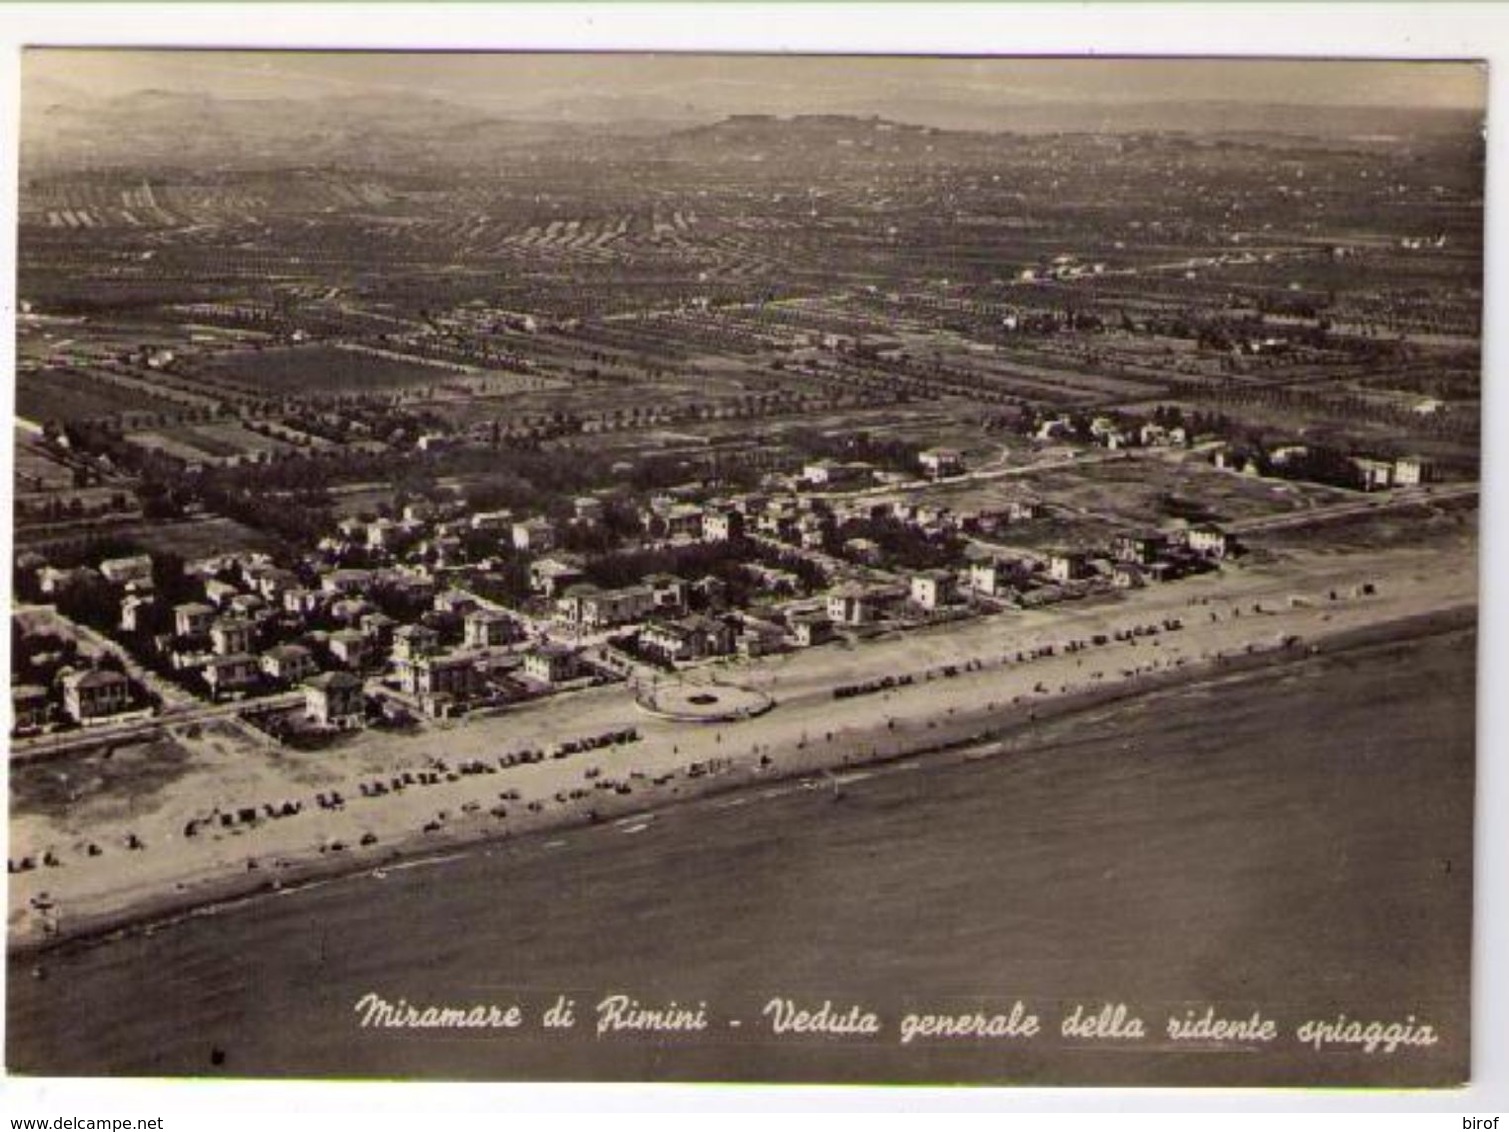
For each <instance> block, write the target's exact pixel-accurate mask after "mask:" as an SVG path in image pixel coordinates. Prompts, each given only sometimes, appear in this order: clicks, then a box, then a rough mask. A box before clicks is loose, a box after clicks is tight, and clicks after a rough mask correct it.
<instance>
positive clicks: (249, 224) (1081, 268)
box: [4, 48, 1487, 1087]
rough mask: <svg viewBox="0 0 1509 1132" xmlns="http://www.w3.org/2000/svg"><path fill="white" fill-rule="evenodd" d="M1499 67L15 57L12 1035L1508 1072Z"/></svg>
mask: <svg viewBox="0 0 1509 1132" xmlns="http://www.w3.org/2000/svg"><path fill="white" fill-rule="evenodd" d="M1486 92H1487V75H1486V70H1485V68H1484V67H1483V66H1482V65H1481V64H1479V63H1476V62H1473V61H1471V60H1462V61H1455V62H1450V61H1433V62H1388V61H1378V60H1365V59H1355V60H1325V61H1317V60H1296V59H1277V58H1275V59H1263V58H1252V59H1229V58H1227V59H1216V58H1182V59H1175V58H1154V57H1144V58H1088V57H1083V58H1076V57H1062V58H1034V59H1029V58H1017V57H1007V56H998V57H963V56H959V57H943V56H911V57H903V56H867V57H865V56H836V55H806V56H776V55H758V54H744V55H717V54H680V55H678V54H634V53H617V54H613V53H605V54H590V53H575V54H573V53H566V54H545V53H540V54H530V53H435V54H429V53H422V52H392V53H362V52H354V51H353V52H306V51H273V50H268V51H231V50H187V49H153V50H136V49H131V50H128V49H75V48H31V49H27V50H26V51H25V53H24V56H23V59H22V66H21V84H20V98H21V103H20V105H21V119H20V122H21V131H20V158H19V186H18V188H19V199H18V205H17V214H18V224H19V228H18V232H17V233H16V236H17V243H16V249H17V250H16V263H15V265H14V266H15V277H16V302H15V316H14V317H15V326H14V340H15V357H16V367H15V374H14V384H13V392H12V396H13V398H14V400H13V403H12V404H13V420H12V424H11V426H10V427H11V430H12V433H13V451H14V467H13V480H12V484H13V503H12V507H13V516H12V523H13V528H12V529H13V542H12V547H13V559H12V571H11V575H10V591H9V592H10V606H9V621H10V673H11V687H10V704H11V715H10V720H9V724H8V728H9V756H8V767H9V791H8V799H7V815H8V821H7V864H6V871H7V878H6V879H7V905H6V957H7V960H6V979H5V991H6V995H5V999H6V1007H5V1012H6V1025H5V1048H4V1064H5V1070H6V1072H8V1073H10V1074H17V1075H22V1076H29V1077H38V1076H40V1077H156V1078H162V1077H173V1078H186V1077H193V1078H317V1079H331V1078H341V1079H373V1078H383V1079H423V1080H451V1081H559V1080H566V1081H646V1082H697V1081H711V1082H772V1083H799V1082H806V1083H874V1084H878V1083H891V1084H901V1083H910V1084H974V1085H1111V1086H1141V1085H1167V1086H1327V1087H1333V1086H1388V1087H1450V1086H1458V1085H1461V1084H1463V1083H1465V1082H1467V1081H1468V1080H1469V1078H1470V1076H1471V1043H1470V1031H1471V1026H1472V1012H1471V1009H1470V1007H1471V1001H1472V978H1471V969H1472V933H1473V888H1474V860H1473V833H1474V788H1475V760H1476V711H1477V695H1476V680H1477V656H1478V607H1479V600H1478V519H1479V484H1480V455H1481V439H1480V437H1481V429H1482V413H1481V407H1482V406H1481V396H1482V374H1481V369H1482V359H1481V339H1482V314H1483V291H1484V251H1483V246H1484V222H1485V206H1484V165H1485V141H1484V137H1485V134H1484V128H1485V120H1486Z"/></svg>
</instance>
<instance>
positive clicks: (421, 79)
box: [22, 49, 1486, 117]
mask: <svg viewBox="0 0 1509 1132" xmlns="http://www.w3.org/2000/svg"><path fill="white" fill-rule="evenodd" d="M22 74H23V90H24V91H29V92H30V93H31V94H32V96H34V97H37V98H38V100H39V101H47V100H50V99H53V98H56V97H60V96H65V95H66V94H67V89H66V88H71V89H72V90H74V91H76V92H78V93H79V94H81V95H85V96H104V97H109V96H115V95H121V94H128V93H130V92H133V91H139V90H145V89H155V90H166V91H177V92H206V93H209V94H213V95H215V96H217V97H221V98H268V97H294V98H304V97H314V96H319V95H329V94H337V95H340V94H346V95H352V94H362V93H376V92H382V91H385V92H389V93H392V92H400V93H405V94H416V95H417V94H423V95H429V96H433V97H436V98H443V99H447V100H450V101H455V102H461V103H466V104H469V105H473V106H478V107H482V108H486V109H488V110H490V111H494V112H507V111H513V112H516V113H519V114H521V115H522V114H527V113H528V112H529V111H530V110H531V109H535V108H544V107H553V106H554V107H558V106H559V105H560V104H562V103H570V102H573V101H575V102H580V101H582V100H584V99H585V100H591V101H593V102H600V103H601V104H602V105H601V106H599V107H598V108H597V111H596V112H597V113H598V114H601V115H603V116H608V117H611V116H612V115H613V113H614V110H613V106H614V104H615V103H616V104H620V105H621V106H622V108H623V109H622V113H624V114H625V115H626V116H629V115H637V114H641V113H644V112H645V110H646V108H647V107H648V106H651V105H658V106H660V107H661V108H662V109H664V110H667V111H676V112H680V113H685V114H725V113H734V112H761V111H763V112H771V113H790V112H797V111H806V112H812V111H822V110H833V111H842V112H846V113H863V112H865V111H866V110H868V109H870V108H871V106H873V107H874V109H875V110H876V112H880V111H882V110H893V109H894V106H895V103H896V101H897V100H898V99H908V100H911V99H915V100H917V102H918V104H919V105H922V106H925V105H926V104H927V103H929V102H940V103H948V104H951V105H953V106H955V107H963V108H967V107H978V108H979V109H980V110H982V111H984V110H992V109H998V108H1000V107H1003V106H1009V105H1012V104H1022V103H1051V102H1094V103H1105V104H1108V105H1114V104H1116V103H1124V102H1166V101H1195V100H1232V101H1239V102H1249V101H1250V102H1281V103H1298V104H1306V105H1310V104H1319V105H1339V106H1400V107H1436V106H1441V107H1462V108H1481V107H1482V106H1483V105H1484V99H1485V95H1486V81H1485V80H1486V75H1485V72H1484V71H1483V70H1482V69H1480V68H1479V67H1478V66H1476V65H1472V64H1462V63H1436V62H1433V63H1410V62H1373V61H1369V62H1330V61H1320V62H1318V61H1309V60H1304V61H1301V60H1275V61H1270V60H1231V59H1199V60H1132V59H939V58H926V57H919V58H896V57H888V58H864V57H834V56H807V57H789V56H788V57H781V56H771V55H760V56H732V55H682V56H675V55H630V54H625V55H607V54H600V55H586V54H563V55H549V54H515V55H509V54H491V55H483V54H371V53H323V52H322V53H313V52H311V53H300V52H238V51H137V50H94V51H78V50H61V49H46V50H29V51H27V52H26V53H25V57H24V63H23V72H22Z"/></svg>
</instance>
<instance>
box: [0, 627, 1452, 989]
mask: <svg viewBox="0 0 1509 1132" xmlns="http://www.w3.org/2000/svg"><path fill="white" fill-rule="evenodd" d="M1477 624H1478V607H1477V604H1476V603H1472V604H1459V605H1453V606H1450V607H1446V608H1442V609H1438V610H1433V611H1430V612H1424V613H1416V614H1412V615H1408V616H1404V617H1397V618H1392V619H1388V620H1384V621H1379V622H1376V623H1372V624H1364V625H1360V626H1354V627H1350V628H1346V629H1340V630H1338V631H1336V632H1335V633H1334V634H1330V635H1325V636H1321V637H1319V638H1317V639H1313V640H1310V641H1307V642H1305V643H1304V644H1302V645H1298V646H1270V647H1267V648H1259V649H1255V650H1253V651H1250V652H1247V653H1245V654H1239V655H1233V656H1216V657H1213V658H1210V659H1206V660H1201V661H1197V662H1194V663H1191V664H1188V665H1186V666H1181V667H1178V668H1170V669H1167V670H1163V671H1155V672H1148V673H1145V674H1139V675H1138V676H1136V677H1134V678H1131V679H1127V680H1125V681H1121V682H1111V683H1107V684H1105V685H1102V686H1100V687H1091V688H1082V689H1076V690H1074V691H1071V692H1064V693H1059V694H1050V695H1047V696H1045V697H1043V698H1041V699H1037V698H1034V699H1031V700H1029V701H1028V702H1027V703H1025V704H1022V703H1014V702H1013V703H1006V704H1004V705H1002V706H999V707H995V706H992V707H983V708H980V709H978V710H976V711H974V712H967V713H964V714H961V715H954V714H953V711H952V709H950V713H949V715H948V716H946V717H941V718H939V719H935V720H931V721H929V722H928V724H927V725H926V727H924V728H923V729H922V730H921V731H920V732H917V733H912V732H908V733H906V734H903V735H895V734H894V733H893V732H888V731H885V730H880V731H879V734H878V735H877V734H876V731H875V730H870V731H865V732H861V733H859V734H849V735H848V736H847V738H848V739H850V740H851V741H855V740H857V741H859V744H860V747H861V749H860V750H858V751H855V752H849V753H841V752H840V751H839V750H824V749H822V747H821V745H820V744H814V745H813V748H814V749H809V747H808V744H807V743H806V742H805V741H804V742H803V743H801V744H799V745H798V746H797V748H796V749H795V750H791V751H783V752H782V757H781V759H780V761H779V762H769V763H764V762H762V761H757V760H754V759H752V758H751V757H750V756H741V757H734V758H730V759H728V760H727V764H728V765H727V766H726V767H725V768H722V769H720V770H717V771H714V772H711V773H707V774H704V775H695V776H694V775H689V774H688V773H687V770H688V767H687V766H685V765H683V766H682V767H681V768H680V769H679V770H678V771H676V772H674V773H673V774H672V775H671V776H669V777H670V778H671V779H673V780H674V785H672V786H671V788H670V789H669V790H664V791H660V792H658V794H656V795H655V796H651V797H643V796H640V795H635V796H633V797H630V798H622V799H620V798H618V797H616V796H613V795H612V794H611V793H610V794H608V795H606V796H604V797H602V798H600V799H595V800H594V802H595V804H594V805H593V806H592V807H590V808H587V809H582V808H576V807H572V806H569V805H568V806H564V807H562V808H561V809H558V810H546V811H543V812H541V813H539V814H537V815H530V816H529V817H524V818H522V820H521V821H520V823H519V826H518V827H514V828H509V829H506V830H498V829H497V828H496V827H490V826H487V825H486V824H482V823H477V822H471V823H468V822H463V823H461V825H460V827H459V828H456V827H449V826H448V827H446V828H445V829H443V830H441V831H439V832H431V833H426V832H411V833H409V834H407V835H404V836H400V837H398V838H396V839H395V840H391V841H388V842H386V843H385V844H383V845H381V846H380V847H378V848H357V847H354V846H353V847H352V848H350V849H348V850H346V851H344V852H342V853H340V854H328V855H320V856H308V855H306V856H298V855H294V856H293V858H292V859H290V860H286V861H281V862H279V871H278V872H277V874H276V875H268V873H266V872H231V873H226V872H225V871H224V870H213V871H212V873H211V875H209V876H205V877H203V878H202V879H199V878H186V879H194V880H195V881H196V883H195V885H194V886H193V887H191V888H187V889H184V890H182V891H175V892H156V893H148V894H145V895H144V896H143V897H142V898H141V899H138V900H134V901H128V902H127V903H125V904H123V905H120V906H118V907H115V908H112V909H108V910H104V911H98V912H94V913H90V912H80V913H77V914H71V915H70V918H69V922H68V923H67V925H66V926H64V927H60V928H59V929H58V930H57V931H56V932H55V933H54V934H49V935H42V934H39V933H36V932H31V933H21V932H17V931H15V930H14V929H13V930H12V931H11V932H10V933H8V939H7V948H6V953H7V958H8V960H9V961H11V962H12V963H16V962H35V961H38V960H41V959H44V958H45V957H46V956H47V955H49V954H51V953H54V952H57V951H61V950H65V949H73V948H82V947H93V946H100V945H103V944H105V943H108V942H110V941H111V940H113V939H117V938H120V937H123V936H131V935H136V934H141V933H145V934H148V935H150V934H152V933H153V932H154V931H156V930H158V929H160V928H164V927H168V926H171V925H172V924H174V923H178V922H181V921H183V920H185V919H187V918H190V917H193V916H198V915H212V914H215V912H217V911H219V910H221V909H224V908H227V907H232V906H234V905H237V904H240V903H242V902H245V901H249V900H258V899H265V898H268V897H272V896H276V895H278V894H279V893H291V892H298V891H302V890H306V889H308V888H310V887H313V886H316V885H319V884H322V883H329V882H332V881H336V880H342V879H347V878H350V877H355V876H359V875H361V874H364V873H373V872H377V871H379V870H382V869H383V868H385V867H392V868H413V867H417V866H422V865H423V864H424V862H425V861H426V860H428V859H432V858H448V857H450V856H454V855H462V854H471V853H474V852H476V851H477V850H478V849H479V848H485V847H488V846H492V845H498V844H504V843H510V842H520V841H524V842H526V843H528V844H535V843H543V842H542V841H541V840H540V838H541V835H548V834H551V833H558V832H562V831H565V830H571V829H579V828H588V827H592V826H596V825H604V824H613V823H620V824H621V823H623V822H625V821H628V820H633V819H635V818H643V819H644V820H646V821H651V820H654V815H656V814H659V813H661V812H663V811H667V810H671V809H674V808H676V807H679V806H682V805H687V804H705V803H706V802H708V801H709V800H711V799H714V798H717V797H720V796H723V795H729V794H738V793H746V794H748V793H752V792H753V791H754V790H755V789H757V788H759V787H762V786H763V787H775V786H777V785H779V786H781V787H782V788H783V789H795V788H800V787H796V786H793V785H792V784H793V783H795V782H796V781H797V780H800V779H803V778H806V777H808V776H811V775H814V774H816V775H822V776H824V779H826V781H828V782H831V783H833V784H834V786H835V790H836V789H837V786H839V785H841V783H842V778H841V775H842V774H843V773H844V772H846V771H855V770H860V769H871V768H881V769H884V768H885V767H886V766H887V765H888V764H892V763H897V762H900V761H904V760H907V759H921V758H927V759H929V760H930V766H931V767H932V768H942V767H947V766H950V765H956V764H955V763H953V762H949V761H947V759H948V757H949V756H953V757H954V759H955V760H956V761H973V760H975V759H980V758H996V757H1000V756H1002V755H1005V754H1007V753H1010V752H1011V751H1012V750H1019V749H1020V744H1021V743H1022V741H1023V740H1026V741H1027V742H1028V743H1029V744H1030V743H1031V739H1030V738H1029V735H1030V732H1031V730H1032V729H1034V728H1036V727H1038V726H1040V725H1043V724H1048V723H1056V722H1061V721H1064V720H1067V719H1070V718H1072V717H1074V716H1076V715H1081V714H1085V713H1088V712H1091V711H1093V710H1095V709H1097V708H1102V707H1107V706H1110V705H1113V704H1118V703H1122V702H1125V701H1129V700H1137V699H1143V698H1150V697H1156V696H1158V695H1160V694H1164V693H1168V692H1171V691H1178V690H1181V689H1185V688H1189V687H1194V686H1198V685H1202V684H1208V683H1213V682H1217V681H1221V680H1225V679H1231V678H1238V679H1242V678H1249V677H1254V676H1259V675H1261V674H1263V673H1265V672H1269V671H1272V670H1276V669H1282V668H1285V667H1290V666H1298V665H1301V664H1304V663H1305V662H1307V661H1311V660H1313V659H1316V658H1323V657H1328V656H1335V655H1336V654H1338V653H1347V652H1353V651H1358V650H1364V649H1370V648H1379V647H1388V646H1390V645H1396V644H1402V643H1407V642H1409V641H1412V640H1416V639H1420V638H1426V637H1434V636H1441V635H1445V634H1450V633H1460V632H1468V631H1475V629H1476V626H1477ZM881 702H882V701H881V699H880V698H879V697H876V708H877V711H876V713H875V715H876V723H877V725H878V723H879V719H880V716H881V713H880V711H879V710H878V709H879V706H880V703H881ZM902 730H903V731H904V732H905V731H908V729H907V728H905V727H903V728H902ZM844 737H845V736H844V735H843V734H841V735H840V738H844ZM898 740H899V741H898ZM1013 743H1015V744H1018V745H1017V746H1016V747H1012V746H1010V744H1013ZM829 744H830V746H831V745H832V740H831V736H830V739H829ZM988 744H999V745H1000V746H1001V749H999V750H992V751H986V752H983V753H982V752H979V751H978V750H977V748H980V747H982V746H985V745H988ZM842 746H843V744H840V747H842ZM864 747H868V751H867V752H866V751H865V750H863V748H864ZM767 757H768V756H767ZM820 781H821V780H820ZM531 819H532V820H531ZM181 883H182V882H180V884H181ZM39 970H44V973H45V969H41V968H39Z"/></svg>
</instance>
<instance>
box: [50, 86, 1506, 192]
mask: <svg viewBox="0 0 1509 1132" xmlns="http://www.w3.org/2000/svg"><path fill="white" fill-rule="evenodd" d="M888 101H889V102H892V103H894V107H893V112H890V113H887V114H872V115H855V114H798V115H792V116H784V117H778V116H774V115H765V114H736V115H731V116H727V117H723V118H721V119H718V120H710V121H698V120H697V119H696V113H695V111H694V110H692V109H691V108H689V107H686V106H681V105H678V104H676V103H675V102H674V101H671V100H667V99H658V98H650V97H647V98H644V99H638V100H627V101H626V100H623V99H618V100H612V99H606V98H603V97H596V96H593V95H591V94H590V92H589V93H586V94H584V95H583V96H581V98H579V99H574V100H568V101H564V102H558V103H552V104H551V105H550V106H549V107H546V108H541V107H536V108H535V112H534V113H533V114H531V116H530V117H528V118H527V119H521V118H513V117H507V116H498V115H495V114H489V113H486V112H483V111H480V110H477V109H475V108H471V107H466V106H461V105H457V104H455V103H452V102H447V101H444V100H441V99H435V98H423V97H414V96H412V95H399V94H391V93H375V94H362V95H353V96H341V97H331V98H324V99H292V98H289V99H277V98H274V99H218V98H214V97H210V96H207V95H193V94H185V93H180V92H170V91H157V90H144V91H138V92H135V93H132V94H129V95H123V96H119V97H114V98H97V97H90V96H88V95H87V94H83V93H81V92H79V91H77V90H74V89H72V88H70V87H67V86H65V85H63V84H49V85H45V86H43V85H39V86H37V87H34V88H31V89H29V91H28V97H27V98H26V99H25V100H23V105H22V128H21V154H22V167H23V169H24V170H26V171H27V172H40V171H44V170H47V169H56V168H63V169H68V168H90V167H93V168H99V167H116V166H125V165H131V166H142V165H154V164H162V165H173V166H180V167H200V168H230V169H247V168H256V167H259V166H260V167H267V166H286V165H290V164H293V165H298V164H322V165H337V166H338V165H347V164H349V165H356V166H361V167H373V166H383V165H389V166H402V165H406V164H410V165H411V164H413V163H418V162H424V163H440V164H445V165H456V166H467V165H477V164H486V163H488V162H489V161H492V160H498V159H506V158H507V157H509V156H512V155H517V154H519V153H521V152H525V151H531V152H540V153H547V152H548V153H551V154H554V155H559V154H562V153H568V152H570V151H571V149H572V148H573V147H576V146H581V147H586V148H584V149H583V152H592V153H594V154H602V153H612V152H614V146H615V145H623V146H624V147H625V148H624V149H623V150H622V152H623V153H624V154H625V155H626V156H632V155H640V154H649V155H654V156H661V157H670V158H676V157H688V158H696V157H713V158H723V159H737V158H740V157H751V158H757V157H759V156H761V155H766V154H777V153H782V152H785V153H791V154H795V153H798V152H807V153H822V152H833V153H835V154H837V155H838V157H839V158H842V157H843V156H844V153H843V151H844V150H853V151H854V152H855V153H856V154H863V153H865V152H866V151H871V152H876V153H883V154H886V155H888V156H889V157H890V158H893V159H894V158H896V157H898V156H899V157H901V158H903V159H904V158H905V157H906V156H907V155H909V154H915V155H918V156H921V155H924V154H932V153H934V152H935V151H938V150H942V151H944V152H948V153H965V152H969V151H971V150H977V149H982V148H984V147H987V146H989V145H991V144H999V138H1000V135H1001V134H1043V133H1104V134H1113V135H1114V134H1128V133H1156V132H1177V133H1185V134H1194V135H1202V136H1226V137H1234V138H1235V137H1240V138H1242V139H1244V140H1248V141H1251V140H1253V139H1260V138H1263V137H1281V138H1295V137H1310V138H1314V139H1319V140H1324V141H1328V142H1334V141H1341V140H1357V139H1371V140H1372V141H1374V142H1375V143H1376V142H1379V141H1382V140H1386V139H1393V138H1400V139H1409V140H1417V141H1418V140H1428V139H1430V138H1433V137H1438V136H1439V137H1448V136H1454V137H1457V138H1460V137H1461V136H1462V135H1463V133H1464V132H1466V133H1472V132H1476V131H1477V130H1478V129H1479V128H1480V125H1481V123H1480V120H1479V118H1478V116H1475V115H1473V114H1471V113H1467V112H1463V111H1453V110H1418V109H1392V108H1383V109H1380V108H1375V107H1305V106H1291V105H1256V104H1252V103H1240V102H1193V103H1172V102H1158V103H1133V104H1116V105H1111V104H1106V103H1024V104H1022V105H1015V106H1010V107H1007V108H1003V109H1000V110H999V111H996V110H987V111H982V109H981V108H980V107H979V106H978V105H974V106H970V107H965V106H962V105H955V104H951V103H948V102H946V101H941V100H936V99H934V100H907V99H905V98H903V97H900V96H897V97H894V98H890V99H888ZM535 114H538V115H540V116H535ZM924 121H925V122H928V123H929V124H917V123H919V122H924ZM982 123H983V124H982Z"/></svg>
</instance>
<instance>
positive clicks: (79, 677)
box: [11, 667, 152, 735]
mask: <svg viewBox="0 0 1509 1132" xmlns="http://www.w3.org/2000/svg"><path fill="white" fill-rule="evenodd" d="M57 691H58V695H57V696H54V694H53V692H52V690H50V689H49V688H47V687H45V686H43V685H40V684H17V685H15V686H14V687H12V688H11V729H12V731H13V732H14V733H15V734H17V735H29V734H35V733H36V732H38V731H40V730H41V729H42V728H43V727H45V726H46V725H47V724H48V723H50V722H52V720H53V718H54V716H55V712H56V709H58V708H61V709H62V713H63V716H64V717H65V718H66V719H67V720H68V721H69V722H70V723H74V724H77V725H79V726H81V727H90V726H93V725H94V724H97V723H102V722H107V721H110V720H118V719H124V718H127V717H133V716H142V717H144V716H149V715H150V714H151V713H152V708H151V707H150V705H148V704H147V703H146V701H145V699H144V697H143V695H142V692H141V689H140V688H139V687H138V686H137V685H136V684H134V683H133V682H132V681H131V680H130V679H129V678H128V677H127V676H126V675H125V674H124V673H122V672H120V671H118V670H116V669H114V668H106V667H81V668H68V669H64V670H62V671H61V672H59V673H58V676H57Z"/></svg>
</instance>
